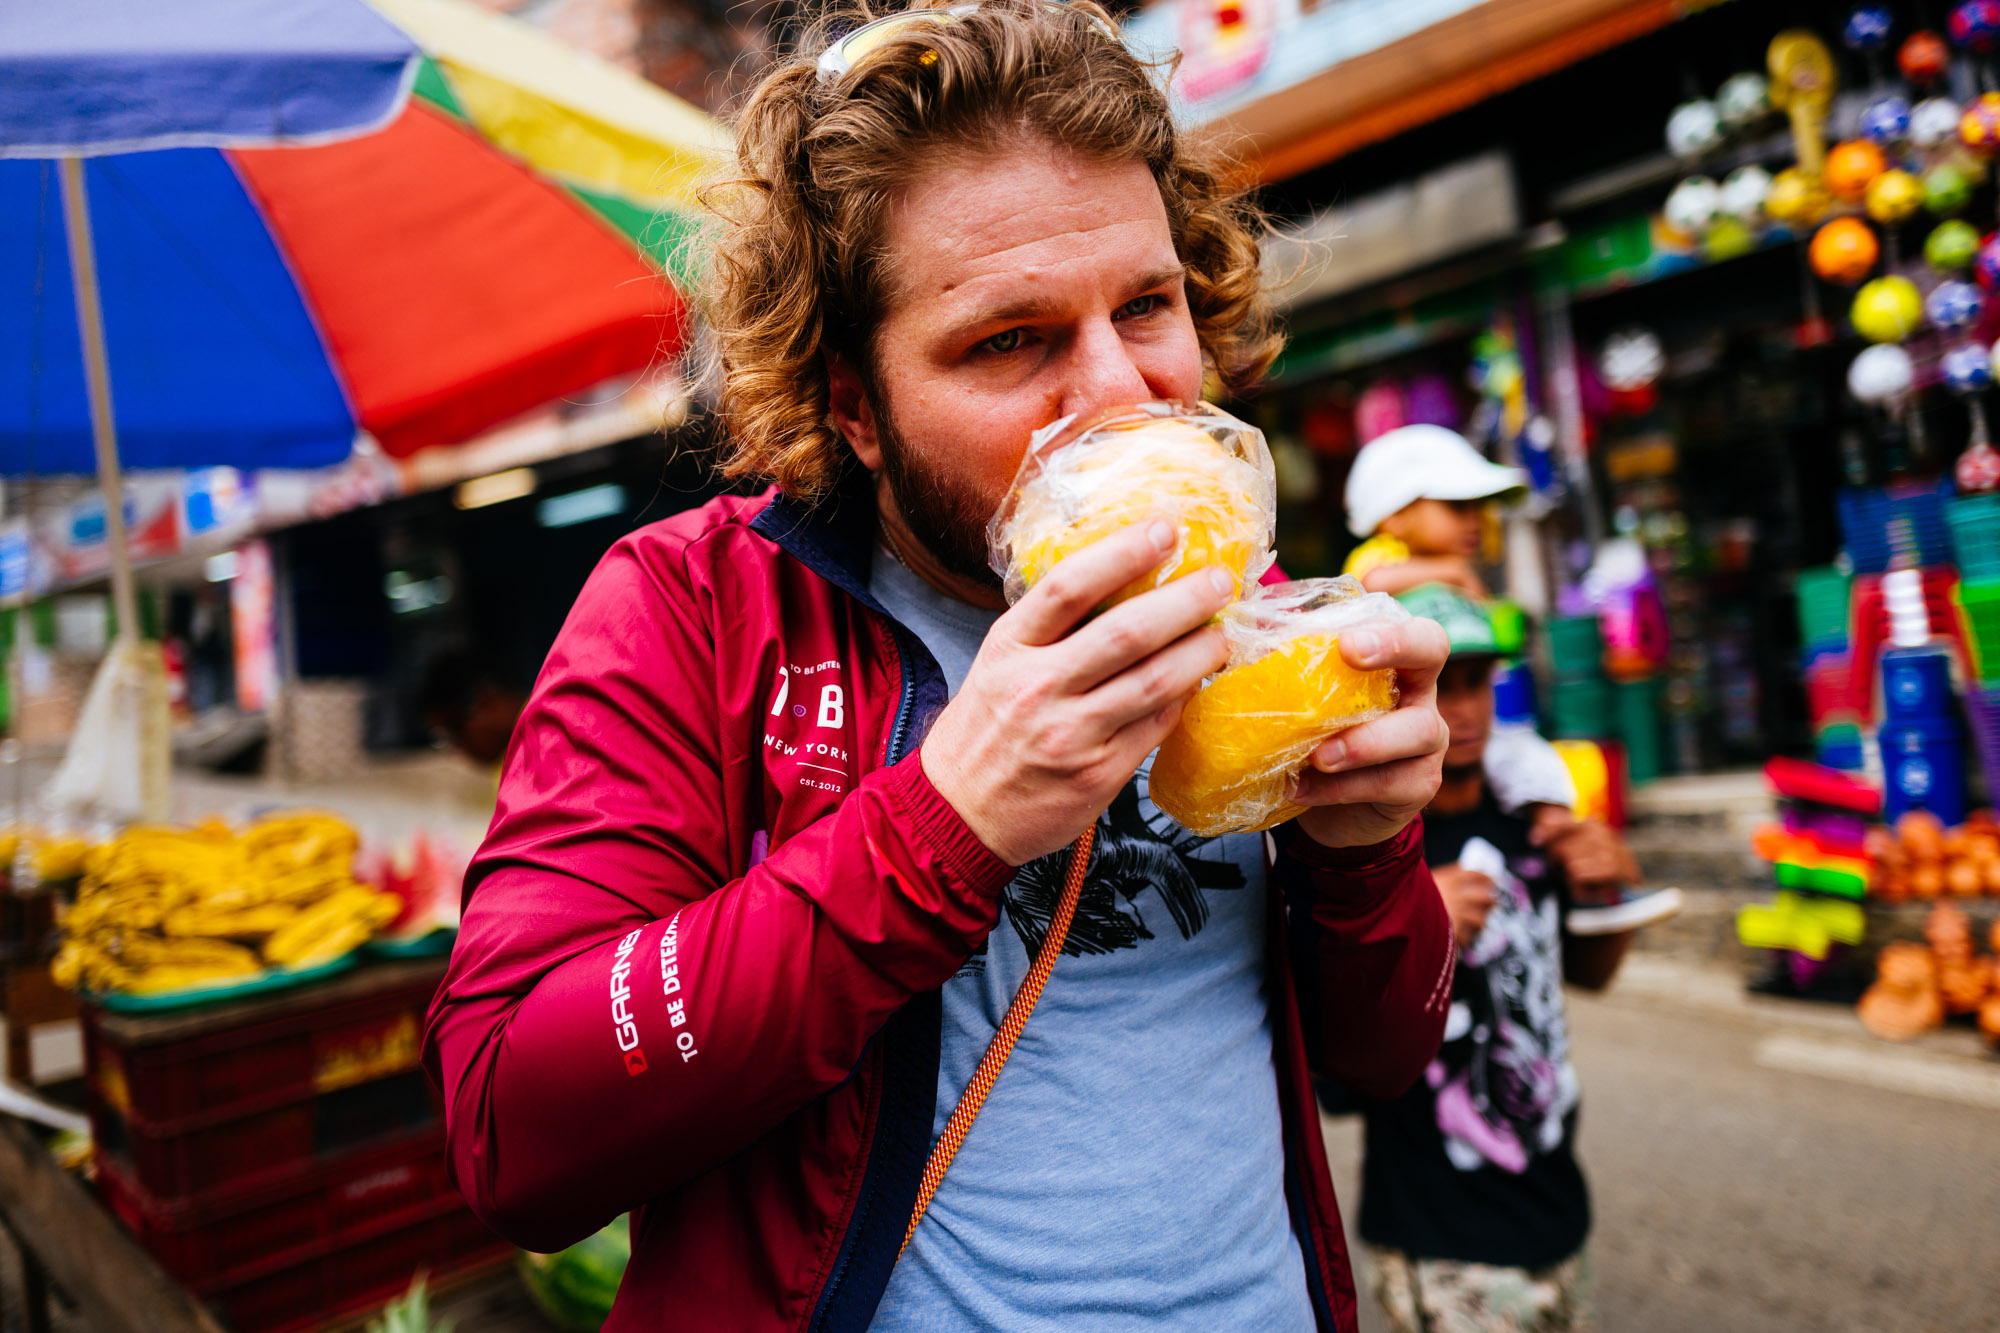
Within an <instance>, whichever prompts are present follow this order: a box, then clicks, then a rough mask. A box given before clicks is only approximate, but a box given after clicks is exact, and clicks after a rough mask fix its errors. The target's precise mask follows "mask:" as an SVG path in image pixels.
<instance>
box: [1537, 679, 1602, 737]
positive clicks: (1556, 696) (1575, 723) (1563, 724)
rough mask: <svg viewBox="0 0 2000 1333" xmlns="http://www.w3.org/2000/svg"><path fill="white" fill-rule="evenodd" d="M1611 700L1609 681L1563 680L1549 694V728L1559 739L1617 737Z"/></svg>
mask: <svg viewBox="0 0 2000 1333" xmlns="http://www.w3.org/2000/svg"><path fill="white" fill-rule="evenodd" d="M1614 700H1615V696H1614V695H1613V693H1612V689H1611V682H1610V681H1608V680H1605V679H1604V678H1602V677H1598V678H1596V679H1584V680H1566V681H1563V682H1562V683H1561V684H1560V685H1558V686H1557V687H1556V688H1555V689H1554V690H1552V691H1550V694H1549V729H1550V730H1551V731H1552V732H1553V733H1554V734H1555V736H1556V738H1557V739H1558V740H1600V739H1602V738H1604V737H1607V736H1616V735H1617V734H1618V728H1617V713H1616V709H1615V704H1614Z"/></svg>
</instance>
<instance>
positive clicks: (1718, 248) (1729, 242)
mask: <svg viewBox="0 0 2000 1333" xmlns="http://www.w3.org/2000/svg"><path fill="white" fill-rule="evenodd" d="M1701 248H1702V252H1703V253H1704V254H1706V255H1707V256H1708V257H1709V259H1710V260H1711V261H1713V262H1715V263H1721V262H1722V261H1723V260H1725V259H1735V258H1736V257H1737V256H1738V255H1747V254H1749V253H1750V252H1751V251H1752V250H1755V249H1756V248H1757V233H1756V232H1754V231H1751V230H1750V224H1749V223H1747V222H1745V221H1744V220H1743V219H1742V218H1739V217H1736V216H1735V215H1733V214H1730V213H1724V214H1723V215H1722V216H1721V217H1719V218H1717V219H1716V220H1715V223H1714V225H1712V226H1710V227H1709V229H1708V236H1707V238H1706V239H1704V240H1703V241H1702V247H1701Z"/></svg>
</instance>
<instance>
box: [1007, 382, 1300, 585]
mask: <svg viewBox="0 0 2000 1333" xmlns="http://www.w3.org/2000/svg"><path fill="white" fill-rule="evenodd" d="M1277 512H1278V498H1277V483H1276V481H1275V474H1274V473H1273V471H1272V467H1271V451H1270V449H1269V448H1268V447H1267V446H1266V445H1265V443H1264V435H1263V432H1261V431H1259V430H1258V429H1257V428H1256V427H1254V426H1247V425H1245V424H1244V423H1243V422H1241V421H1238V420H1237V419H1236V418H1235V417H1232V416H1230V415H1229V414H1228V413H1227V412H1223V411H1220V410H1218V409H1216V408H1213V407H1210V406H1208V405H1207V404H1206V403H1198V404H1196V405H1195V406H1193V407H1179V406H1176V405H1175V404H1172V403H1145V404H1141V405H1139V406H1137V407H1132V408H1127V409H1121V410H1120V411H1118V412H1117V413H1115V414H1113V415H1111V416H1109V417H1104V418H1099V419H1097V420H1095V421H1093V422H1091V423H1090V424H1089V425H1087V426H1086V425H1083V424H1082V423H1079V422H1078V421H1077V420H1076V419H1075V418H1073V417H1065V418H1064V419H1063V420H1061V421H1058V422H1055V423H1054V424H1052V425H1049V426H1046V427H1044V428H1042V429H1041V430H1039V431H1037V432H1035V436H1034V439H1033V440H1032V441H1031V442H1030V444H1029V447H1028V454H1027V457H1026V458H1024V459H1022V460H1021V469H1020V471H1019V472H1018V473H1016V474H1015V477H1014V485H1013V488H1012V489H1011V490H1010V492H1009V493H1008V497H1007V500H1006V502H1005V503H1004V504H1002V505H1001V506H1000V511H999V512H998V513H997V514H995V515H994V516H993V521H992V523H990V524H989V525H988V526H987V529H986V538H987V546H988V549H989V551H990V552H991V559H992V562H993V569H994V571H995V572H996V573H998V574H1000V575H1001V576H1002V577H1003V578H1004V579H1005V580H1006V587H1007V600H1008V601H1009V602H1010V603H1011V602H1017V601H1019V600H1020V599H1021V597H1022V595H1023V594H1025V593H1026V592H1027V591H1028V589H1030V588H1032V587H1034V586H1035V584H1036V582H1038V581H1039V580H1040V579H1041V578H1042V576H1043V575H1045V574H1047V573H1048V572H1049V570H1051V569H1053V568H1055V566H1056V563H1057V562H1058V561H1060V560H1061V559H1062V558H1063V557H1064V556H1066V555H1069V554H1071V553H1072V552H1075V551H1078V550H1081V549H1082V548H1084V547H1085V546H1088V545H1090V544H1091V543H1092V542H1094V541H1098V540H1100V539H1102V538H1104V537H1109V536H1110V535H1111V534H1112V533H1114V532H1116V531H1118V530H1119V529H1120V528H1124V527H1128V526H1130V525H1131V524H1133V523H1138V522H1142V521H1144V520H1147V519H1152V518H1163V519H1166V520H1167V521H1168V522H1170V523H1172V524H1173V525H1174V526H1175V529H1176V531H1177V534H1178V540H1177V541H1176V542H1175V544H1174V549H1173V550H1172V551H1171V552H1170V553H1169V554H1168V555H1167V558H1166V559H1165V560H1163V561H1161V563H1160V565H1159V567H1158V568H1157V569H1155V570H1153V571H1152V572H1151V573H1149V574H1147V575H1145V576H1144V577H1143V578H1140V579H1138V580H1136V581H1134V582H1132V583H1130V584H1128V585H1126V586H1125V587H1123V588H1121V589H1119V590H1118V591H1117V592H1116V593H1114V594H1112V596H1111V597H1109V598H1108V599H1106V601H1105V602H1104V605H1105V606H1107V607H1108V606H1112V605H1115V604H1117V603H1119V602H1122V601H1124V600H1126V599H1127V598H1129V597H1137V596H1138V595H1139V594H1140V593H1142V592H1147V591H1149V590H1151V589H1153V588H1157V587H1159V586H1160V585H1161V584H1164V583H1170V582H1172V581H1173V580H1174V579H1177V578H1180V577H1181V576H1182V575H1184V574H1188V573H1191V572H1193V571H1194V570H1197V569H1200V568H1201V567H1203V566H1204V565H1220V566H1222V567H1223V568H1225V569H1227V570H1229V571H1230V573H1232V574H1234V575H1235V576H1236V587H1237V591H1238V592H1239V593H1240V592H1241V591H1242V590H1243V589H1244V588H1247V587H1250V586H1252V585H1254V584H1255V583H1256V581H1257V576H1258V575H1260V574H1262V573H1263V572H1264V571H1265V570H1266V569H1268V568H1270V565H1271V560H1272V555H1271V543H1272V539H1273V537H1274V535H1275V529H1276V522H1277Z"/></svg>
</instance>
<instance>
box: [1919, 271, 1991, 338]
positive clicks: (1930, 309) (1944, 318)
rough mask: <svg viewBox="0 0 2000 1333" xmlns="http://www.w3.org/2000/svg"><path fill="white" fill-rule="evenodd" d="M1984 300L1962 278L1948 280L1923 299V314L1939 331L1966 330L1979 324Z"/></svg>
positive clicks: (1984, 306)
mask: <svg viewBox="0 0 2000 1333" xmlns="http://www.w3.org/2000/svg"><path fill="white" fill-rule="evenodd" d="M1985 308H1986V298H1985V297H1983V296H1981V295H1980V294H1979V289H1978V288H1977V287H1975V286H1973V285H1972V284H1971V283H1969V282H1966V281H1965V280H1964V279H1962V278H1949V279H1947V280H1946V281H1944V282H1941V283H1939V284H1938V285H1937V286H1935V287H1933V288H1931V294H1930V295H1929V296H1927V297H1925V298H1924V314H1925V315H1927V316H1929V318H1930V321H1931V323H1933V324H1935V325H1936V326H1937V327H1938V328H1941V329H1967V328H1971V327H1972V326H1973V325H1974V324H1977V323H1978V322H1979V312H1980V311H1981V310H1984V309H1985Z"/></svg>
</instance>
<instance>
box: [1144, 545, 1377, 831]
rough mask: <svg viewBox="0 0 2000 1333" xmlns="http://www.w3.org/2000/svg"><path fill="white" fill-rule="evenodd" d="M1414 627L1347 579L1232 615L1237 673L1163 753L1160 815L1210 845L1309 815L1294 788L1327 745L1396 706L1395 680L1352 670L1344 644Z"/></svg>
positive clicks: (1186, 717) (1204, 698) (1309, 586)
mask: <svg viewBox="0 0 2000 1333" xmlns="http://www.w3.org/2000/svg"><path fill="white" fill-rule="evenodd" d="M1408 618H1409V613H1408V612H1407V611H1405V610H1403V608H1402V606H1401V605H1400V604H1399V603H1398V602H1397V601H1396V600H1395V599H1394V598H1392V597H1388V596H1386V595H1384V594H1381V593H1369V592H1365V591H1363V589H1362V587H1361V584H1360V583H1359V582H1358V581H1356V580H1354V579H1352V578H1347V577H1342V578H1337V579H1306V580H1302V581H1300V582H1297V583H1280V584H1276V585H1273V586H1271V587H1268V588H1260V589H1257V590H1256V591H1255V592H1254V593H1253V594H1252V596H1250V597H1248V598H1246V599H1244V600H1243V601H1240V602H1237V603H1235V604H1234V605H1232V606H1230V607H1229V608H1227V609H1226V610H1224V611H1223V613H1222V629H1223V634H1224V635H1225V637H1226V638H1227V639H1228V640H1229V664H1228V665H1227V666H1225V667H1224V668H1223V669H1222V670H1221V671H1220V672H1218V673H1217V674H1216V675H1215V676H1214V678H1213V679H1211V680H1210V681H1209V683H1208V684H1207V685H1205V686H1203V687H1202V690H1201V692H1200V693H1198V694H1197V695H1195V697H1194V698H1192V699H1190V700H1189V701H1188V703H1187V706H1186V708H1184V709H1183V710H1182V711H1181V720H1180V723H1179V724H1178V725H1177V726H1176V727H1175V728H1174V730H1173V731H1172V732H1171V733H1170V734H1169V735H1168V736H1167V739H1166V740H1165V741H1163V742H1161V744H1160V748H1159V752H1158V753H1157V754H1156V755H1155V756H1154V758H1153V771H1152V778H1151V782H1150V794H1151V796H1152V798H1153V803H1154V804H1155V805H1157V806H1159V807H1160V809H1162V810H1164V811H1166V812H1167V814H1169V815H1171V816H1172V817H1173V818H1174V819H1176V820H1178V821H1179V822H1180V823H1181V824H1182V825H1183V826H1184V827H1185V828H1187V829H1188V830H1189V831H1190V832H1193V833H1197V834H1200V835H1201V836H1202V837H1205V838H1213V837H1217V836H1220V835H1221V834H1224V833H1236V832H1242V831H1246V830H1259V829H1267V828H1270V827H1272V826H1273V825H1275V824H1281V823H1283V822H1284V821H1285V820H1287V819H1291V818H1292V817H1294V816H1295V815H1297V814H1299V812H1300V811H1301V810H1302V809H1303V808H1304V807H1302V806H1299V805H1297V804H1295V803H1294V802H1293V801H1292V799H1291V795H1292V790H1293V786H1294V783H1295V781H1296V778H1297V775H1298V773H1299V770H1300V769H1301V768H1302V767H1303V766H1304V765H1305V763H1306V761H1307V759H1308V758H1310V757H1311V755H1312V752H1313V750H1314V749H1316V748H1317V747H1318V746H1319V744H1320V742H1322V741H1324V740H1325V739H1326V738H1327V737H1329V736H1331V735H1333V734H1334V733H1336V732H1339V731H1343V730H1345V729H1346V728H1348V727H1352V726H1357V725H1359V724H1360V723H1363V722H1367V721H1369V720H1371V719H1373V718H1377V717H1381V716H1382V715H1383V714H1385V713H1387V712H1388V711H1389V710H1390V709H1392V708H1394V707H1395V706H1396V673H1395V672H1394V671H1387V670H1383V671H1362V670H1357V669H1356V668H1354V667H1351V666H1349V665H1348V664H1347V661H1346V659H1345V658H1343V657H1341V655H1340V647H1339V644H1340V634H1341V632H1342V631H1343V630H1345V629H1347V628H1349V627H1350V626H1354V625H1359V624H1362V623H1364V622H1380V621H1395V620H1407V619H1408Z"/></svg>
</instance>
